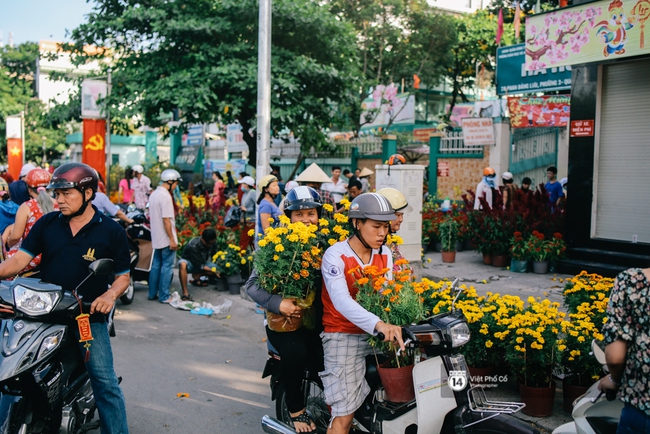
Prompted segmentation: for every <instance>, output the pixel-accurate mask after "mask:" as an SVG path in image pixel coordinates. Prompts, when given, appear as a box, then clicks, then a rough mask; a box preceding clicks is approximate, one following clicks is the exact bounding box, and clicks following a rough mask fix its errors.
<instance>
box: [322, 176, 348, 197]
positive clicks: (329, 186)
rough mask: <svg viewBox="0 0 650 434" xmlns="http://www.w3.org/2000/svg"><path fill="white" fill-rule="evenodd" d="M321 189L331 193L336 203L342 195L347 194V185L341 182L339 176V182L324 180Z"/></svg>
mask: <svg viewBox="0 0 650 434" xmlns="http://www.w3.org/2000/svg"><path fill="white" fill-rule="evenodd" d="M321 189H322V190H325V191H329V192H330V193H332V196H333V198H334V201H335V202H336V203H339V202H340V201H341V199H343V196H345V195H346V194H347V192H348V185H347V184H346V183H345V182H343V180H342V179H341V178H339V182H337V183H334V181H332V182H326V183H325V184H323V185H322V186H321Z"/></svg>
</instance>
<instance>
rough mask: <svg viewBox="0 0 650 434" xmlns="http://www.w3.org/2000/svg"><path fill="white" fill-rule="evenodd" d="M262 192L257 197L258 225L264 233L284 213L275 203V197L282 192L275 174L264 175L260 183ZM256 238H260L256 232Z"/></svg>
mask: <svg viewBox="0 0 650 434" xmlns="http://www.w3.org/2000/svg"><path fill="white" fill-rule="evenodd" d="M258 187H259V189H260V191H261V193H260V195H259V197H258V198H257V206H258V208H259V209H258V217H257V227H258V228H260V229H261V231H262V233H264V231H265V230H266V229H268V228H270V227H271V226H273V225H276V224H277V223H278V218H279V217H280V214H281V213H282V212H281V211H280V208H278V207H277V205H275V198H276V196H277V195H278V194H280V185H279V184H278V178H276V177H275V175H266V176H264V177H262V179H261V180H260V183H259V185H258ZM255 240H256V241H257V240H258V236H257V234H256V236H255Z"/></svg>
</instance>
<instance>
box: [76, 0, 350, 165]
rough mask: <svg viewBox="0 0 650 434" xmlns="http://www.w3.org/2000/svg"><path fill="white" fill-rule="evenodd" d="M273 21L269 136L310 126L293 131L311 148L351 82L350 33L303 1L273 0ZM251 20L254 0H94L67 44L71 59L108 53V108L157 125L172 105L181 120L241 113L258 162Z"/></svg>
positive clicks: (216, 118)
mask: <svg viewBox="0 0 650 434" xmlns="http://www.w3.org/2000/svg"><path fill="white" fill-rule="evenodd" d="M272 22H273V28H272V35H273V36H272V61H271V71H272V82H271V86H272V92H271V93H272V104H271V107H272V113H271V117H272V122H271V126H272V129H273V132H274V133H275V134H276V135H278V134H279V133H280V132H282V131H286V130H289V131H293V132H294V133H295V132H297V131H299V130H300V128H301V127H303V126H304V125H306V124H308V125H310V126H311V127H314V126H315V127H316V128H315V129H316V131H318V132H319V133H318V134H316V137H314V136H313V135H305V136H301V137H299V139H300V141H301V144H302V146H303V148H304V149H308V147H310V146H311V145H312V144H318V143H320V141H321V138H320V137H317V136H318V135H319V134H321V135H322V129H323V128H324V127H326V126H329V124H330V123H331V122H332V120H333V119H334V117H335V114H336V112H335V109H334V106H333V103H334V102H336V101H338V100H340V99H342V98H343V97H344V95H345V94H346V93H347V87H348V86H349V85H350V84H351V83H352V82H353V80H352V78H351V77H352V72H353V70H354V67H355V65H354V63H353V61H352V60H351V57H352V56H351V54H352V49H353V47H354V34H353V32H352V31H351V29H350V28H349V27H348V26H347V25H346V24H344V23H342V22H340V21H339V20H337V19H336V18H335V17H333V16H332V15H331V14H329V13H328V11H327V10H326V9H324V8H322V7H320V6H318V5H317V4H315V3H314V2H311V1H309V0H276V1H274V3H273V17H272ZM257 23H258V3H257V2H256V1H255V0H186V1H184V2H182V4H179V3H177V2H169V1H166V0H150V1H148V2H147V6H146V7H144V6H143V5H142V2H141V1H138V0H120V1H118V0H99V1H97V2H96V5H95V7H94V9H93V11H92V12H91V13H90V14H89V17H88V22H87V23H85V24H82V25H81V26H79V27H78V28H77V29H75V30H73V32H72V39H73V40H74V43H73V44H71V45H68V46H66V47H65V49H66V50H69V51H71V52H72V53H74V54H75V55H76V61H77V62H85V61H87V60H90V59H93V58H95V59H101V60H102V61H104V60H105V57H108V56H109V55H110V67H111V68H112V71H113V88H112V93H111V95H110V97H109V98H108V101H107V102H108V105H109V107H110V110H111V114H112V116H116V117H117V116H118V115H119V116H121V117H126V118H136V119H138V120H139V123H141V124H146V125H149V126H158V125H159V124H160V123H161V121H160V118H161V114H164V113H169V112H171V111H172V110H173V109H179V110H180V112H181V114H182V119H183V121H184V125H187V124H193V123H209V122H213V121H221V122H223V123H227V122H231V121H233V120H238V121H239V123H240V124H241V125H242V127H243V135H244V140H245V141H246V143H247V144H248V146H249V149H250V151H251V152H250V159H251V161H255V160H256V152H257V149H256V142H255V134H252V133H251V131H252V129H254V128H255V123H256V122H255V121H256V114H257V52H258V51H257V38H258V35H257V32H258V24H257ZM84 45H95V46H98V47H104V48H105V49H106V50H107V51H106V52H99V53H97V54H88V53H84V51H83V47H84ZM104 64H106V63H104Z"/></svg>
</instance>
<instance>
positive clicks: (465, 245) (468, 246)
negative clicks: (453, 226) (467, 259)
mask: <svg viewBox="0 0 650 434" xmlns="http://www.w3.org/2000/svg"><path fill="white" fill-rule="evenodd" d="M473 249H474V247H473V246H472V241H471V240H465V241H463V250H473Z"/></svg>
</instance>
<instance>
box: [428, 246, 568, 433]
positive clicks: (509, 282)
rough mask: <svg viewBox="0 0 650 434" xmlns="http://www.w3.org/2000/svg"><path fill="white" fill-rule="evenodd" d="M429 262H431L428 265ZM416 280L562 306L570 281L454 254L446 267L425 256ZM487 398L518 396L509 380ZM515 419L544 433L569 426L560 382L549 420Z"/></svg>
mask: <svg viewBox="0 0 650 434" xmlns="http://www.w3.org/2000/svg"><path fill="white" fill-rule="evenodd" d="M428 259H431V262H428ZM419 275H420V276H423V277H427V278H429V279H432V280H441V279H444V278H447V279H450V280H453V279H454V278H456V277H458V278H460V280H461V282H462V283H465V284H466V285H471V286H474V288H475V289H476V291H477V292H478V293H479V294H481V295H485V293H486V292H492V293H499V294H508V295H517V296H519V297H520V298H522V299H523V300H524V301H525V300H526V299H527V298H528V297H529V296H533V297H541V298H542V299H544V298H548V299H549V300H551V301H557V302H559V303H560V304H561V305H562V303H563V297H562V291H563V289H564V282H565V281H566V279H567V278H569V277H572V276H570V275H566V274H555V273H547V274H534V273H513V272H511V271H510V270H508V269H507V268H497V267H493V266H491V265H485V264H483V256H482V255H481V254H479V253H476V252H474V251H463V252H457V253H456V262H454V263H451V264H446V263H443V262H442V258H441V255H440V253H439V252H427V253H426V255H425V262H424V264H423V270H422V272H421V273H420V274H419ZM487 394H488V397H489V398H490V399H494V400H500V401H515V402H518V401H519V400H520V396H519V392H518V391H517V387H516V384H515V381H514V379H513V378H511V379H509V381H508V382H507V383H506V384H499V385H498V387H495V388H491V389H488V390H487ZM515 416H516V417H518V418H520V419H522V420H525V421H528V422H531V423H533V424H535V425H536V426H537V427H538V428H539V429H540V430H543V431H544V432H549V433H550V432H552V431H553V430H554V429H555V428H557V427H558V426H560V425H562V424H564V423H567V422H570V421H571V420H572V418H571V415H570V414H569V413H566V412H565V411H564V410H563V409H562V382H561V381H557V389H556V392H555V404H554V409H553V414H552V415H551V416H549V417H531V416H526V415H525V414H523V413H522V412H519V413H517V414H516V415H515Z"/></svg>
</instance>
